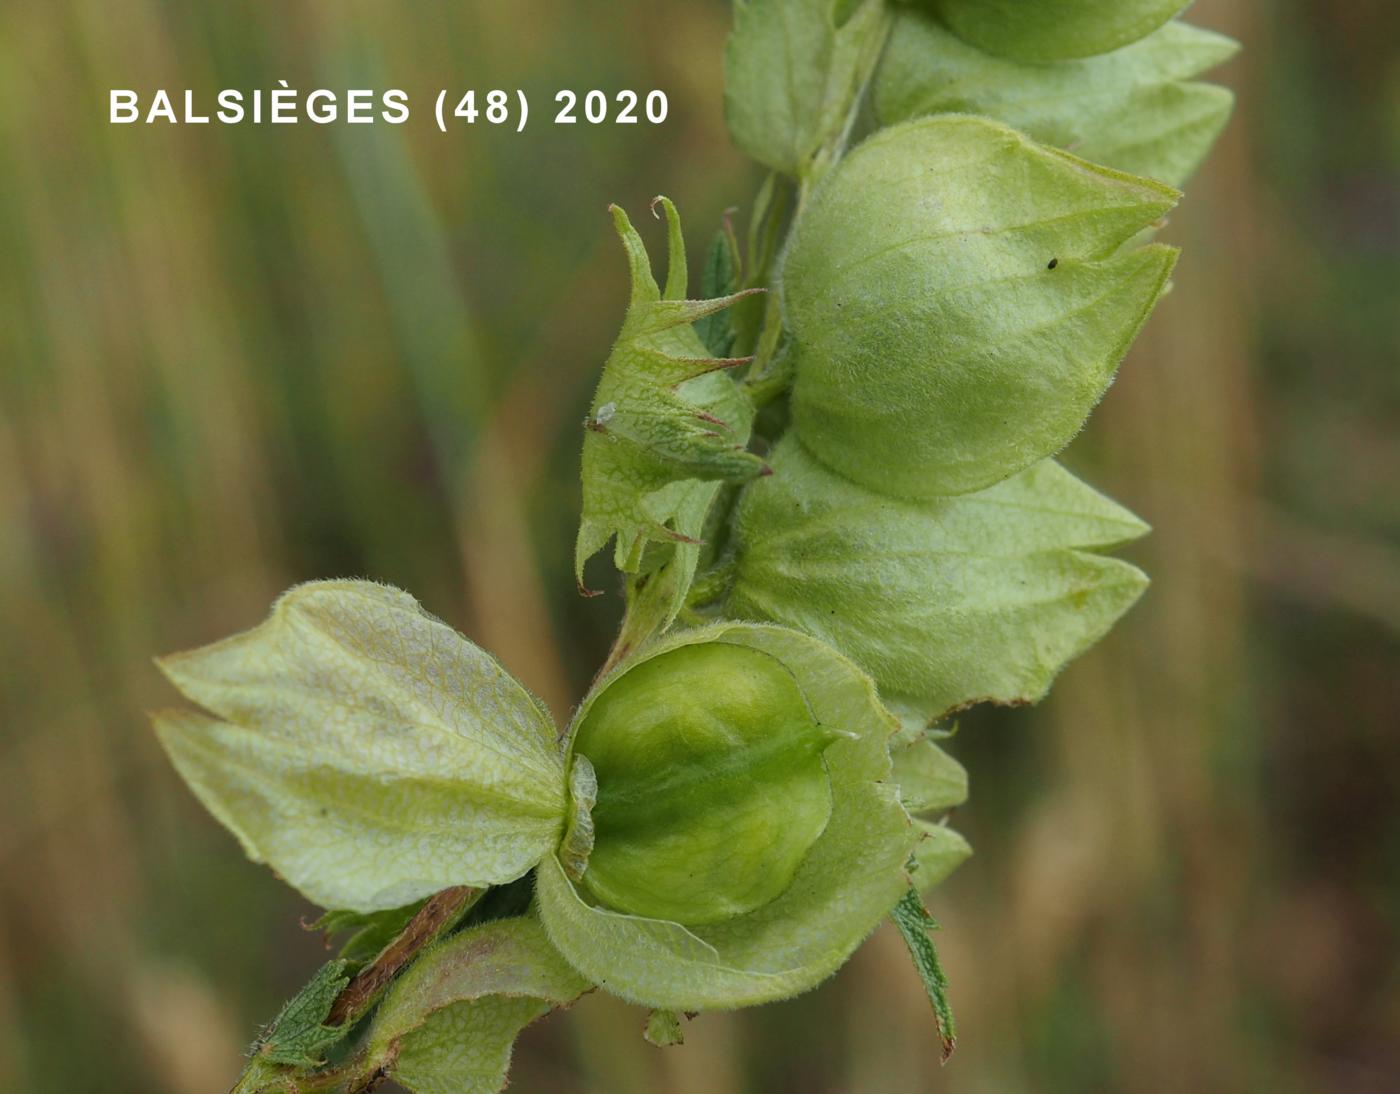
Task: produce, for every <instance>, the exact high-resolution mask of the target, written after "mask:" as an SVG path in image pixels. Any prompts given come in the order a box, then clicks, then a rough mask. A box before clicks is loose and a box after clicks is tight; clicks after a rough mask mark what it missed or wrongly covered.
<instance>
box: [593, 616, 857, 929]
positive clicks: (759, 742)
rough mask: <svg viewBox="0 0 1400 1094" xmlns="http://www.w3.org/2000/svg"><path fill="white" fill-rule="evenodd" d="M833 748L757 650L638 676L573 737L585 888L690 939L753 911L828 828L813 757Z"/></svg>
mask: <svg viewBox="0 0 1400 1094" xmlns="http://www.w3.org/2000/svg"><path fill="white" fill-rule="evenodd" d="M836 739H837V738H836V735H835V734H834V733H833V732H832V730H831V729H830V728H826V727H823V726H820V725H818V724H817V723H816V721H815V720H814V718H813V715H812V711H811V710H810V709H809V708H808V706H807V702H806V700H805V699H804V698H803V696H802V691H801V690H800V689H799V687H798V685H797V681H796V680H794V679H793V676H792V674H791V673H790V672H789V671H788V670H787V669H786V668H785V667H784V666H783V664H782V662H781V661H779V660H778V659H777V658H775V657H773V656H771V655H769V654H766V653H763V652H762V651H761V650H756V649H753V648H752V647H750V646H740V645H730V644H729V643H726V642H724V641H722V640H720V641H713V642H706V643H702V644H699V645H694V644H688V645H683V646H678V647H677V648H675V649H671V650H668V651H667V652H665V653H662V654H658V655H657V656H655V657H651V658H648V659H647V660H645V661H643V662H641V663H640V664H638V665H635V666H634V667H632V668H631V669H630V670H629V671H627V672H625V673H622V674H621V675H620V676H618V677H616V678H614V679H613V680H612V681H611V682H610V683H609V684H608V686H607V687H606V688H604V689H602V691H600V692H599V693H598V694H597V695H596V696H594V698H593V700H592V702H591V703H590V704H589V708H588V713H587V716H586V717H584V718H583V719H582V720H581V721H580V722H579V724H578V727H577V729H576V730H575V731H574V737H573V745H572V748H573V756H574V763H575V767H577V766H578V765H579V763H580V762H586V761H591V769H592V770H593V771H595V772H596V777H597V803H596V805H595V806H594V807H593V815H592V819H593V825H594V832H595V836H594V844H593V851H592V855H591V857H589V859H588V861H587V867H586V870H585V871H584V872H583V874H582V887H583V888H584V889H585V890H587V891H588V893H589V894H590V895H591V896H593V897H594V898H595V899H596V900H597V901H598V902H599V903H600V904H603V905H605V906H607V907H609V908H613V909H615V910H616V911H620V912H630V913H633V914H635V915H642V916H651V917H653V918H655V919H669V920H673V921H675V922H677V923H684V924H687V925H690V926H694V925H696V924H701V923H714V922H718V921H721V920H725V919H732V918H734V917H735V916H738V915H742V914H744V913H745V912H751V911H753V910H754V909H756V908H761V907H762V906H763V905H765V904H767V903H769V902H770V901H772V900H773V899H775V898H776V897H777V896H778V895H779V894H780V893H781V892H782V891H783V890H784V889H786V888H787V887H788V886H789V885H790V884H792V879H793V877H794V875H796V873H797V869H798V867H799V866H800V865H801V862H802V859H803V858H804V856H805V855H806V854H807V850H808V848H810V847H811V845H812V844H813V843H814V842H815V841H816V839H817V837H818V836H820V835H821V833H822V829H824V828H825V827H826V823H827V819H828V818H829V817H830V816H831V787H830V785H829V784H828V780H827V775H826V768H825V767H824V765H823V763H822V753H823V752H824V751H825V750H826V747H827V745H829V744H830V743H831V742H832V741H833V740H836ZM566 865H567V863H566Z"/></svg>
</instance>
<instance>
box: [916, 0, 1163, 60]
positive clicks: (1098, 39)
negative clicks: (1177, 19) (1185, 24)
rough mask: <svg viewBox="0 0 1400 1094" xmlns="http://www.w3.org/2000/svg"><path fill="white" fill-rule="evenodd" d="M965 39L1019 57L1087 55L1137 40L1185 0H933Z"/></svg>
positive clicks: (1155, 27)
mask: <svg viewBox="0 0 1400 1094" xmlns="http://www.w3.org/2000/svg"><path fill="white" fill-rule="evenodd" d="M931 6H932V7H933V9H934V10H935V11H936V12H938V14H939V16H940V17H941V18H942V19H943V21H944V22H946V23H947V24H948V25H949V26H950V27H952V28H953V30H954V31H955V32H956V33H957V35H958V37H960V38H962V39H963V40H964V41H967V42H971V43H972V44H973V45H975V46H979V47H981V48H982V49H985V50H986V51H987V52H988V53H995V54H997V55H998V56H1001V57H1011V58H1014V59H1015V60H1018V61H1064V60H1068V59H1069V58H1072V57H1091V56H1094V55H1095V54H1099V53H1108V52H1109V51H1110V50H1114V49H1117V48H1119V47H1120V46H1126V45H1127V44H1128V43H1129V42H1136V41H1137V40H1138V39H1139V38H1142V37H1144V36H1146V35H1148V34H1151V33H1152V32H1153V31H1154V30H1156V29H1157V28H1158V27H1160V26H1161V25H1162V24H1163V23H1165V22H1166V21H1167V20H1168V19H1170V18H1171V17H1172V16H1173V15H1175V14H1176V13H1177V12H1179V11H1180V10H1181V9H1182V8H1184V7H1186V0H932V4H931Z"/></svg>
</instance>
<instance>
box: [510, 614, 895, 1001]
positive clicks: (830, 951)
mask: <svg viewBox="0 0 1400 1094" xmlns="http://www.w3.org/2000/svg"><path fill="white" fill-rule="evenodd" d="M710 643H724V644H726V645H728V646H737V647H743V648H746V649H749V650H753V651H756V652H757V653H760V654H763V655H766V656H767V657H770V658H773V659H776V660H777V661H778V662H779V663H781V665H782V667H783V669H784V670H785V672H786V673H787V674H790V676H791V678H792V680H793V681H795V682H796V686H797V687H798V688H799V689H800V691H801V693H802V697H803V699H804V700H805V703H806V706H807V707H808V709H809V710H810V711H811V716H812V719H813V721H814V722H815V723H816V724H818V725H820V726H822V727H826V728H829V729H832V730H836V731H839V732H840V733H842V734H843V737H842V738H841V739H838V740H836V741H835V742H834V743H832V744H830V745H829V746H828V747H827V748H826V751H825V752H824V753H823V757H822V758H823V760H824V761H825V766H826V771H827V774H828V778H829V783H830V792H831V817H830V820H829V821H828V822H827V825H826V827H825V829H824V830H823V831H822V833H821V835H820V836H818V837H817V839H816V841H815V842H814V843H812V845H811V847H810V848H809V849H808V850H807V853H806V855H805V856H803V858H802V860H801V863H800V864H799V865H798V867H797V871H796V874H795V875H794V876H793V878H792V881H791V883H790V884H789V885H787V887H786V888H784V889H783V891H782V892H781V893H779V894H778V895H777V896H775V897H774V898H773V899H772V900H770V901H769V902H768V903H766V904H764V905H762V906H761V907H758V908H756V909H754V910H753V911H750V912H747V913H745V914H742V915H736V916H734V917H732V918H728V919H724V920H721V921H718V922H714V923H706V924H699V925H692V926H690V927H686V926H683V925H682V924H680V923H676V922H674V921H668V920H664V919H656V918H648V917H645V916H639V915H628V914H625V913H623V912H619V911H615V910H612V909H609V908H605V907H602V906H599V905H596V904H593V903H591V902H590V901H589V900H588V899H587V890H586V889H584V888H582V887H576V886H575V885H574V884H573V883H572V882H570V880H569V878H568V876H567V875H566V873H565V871H564V869H563V867H562V866H561V865H560V863H559V861H558V859H557V858H555V857H553V856H551V857H549V858H547V859H545V861H544V862H543V863H541V865H540V869H539V873H538V875H537V885H538V894H539V908H540V915H541V918H542V919H543V920H544V924H545V927H546V929H547V930H548V931H549V935H550V939H551V940H552V941H553V942H554V944H555V945H556V946H557V947H558V948H559V950H560V951H561V952H562V953H563V954H564V955H565V957H567V958H568V959H569V961H570V962H571V963H572V964H573V965H574V966H575V967H576V968H578V969H579V970H580V971H581V972H583V973H584V974H585V975H586V976H588V977H589V979H591V980H593V981H594V982H595V983H597V984H598V985H599V986H601V987H604V988H606V989H607V990H608V991H610V992H613V993H614V994H617V995H620V996H622V997H623V998H625V999H629V1000H632V1001H634V1002H637V1003H642V1004H644V1005H646V1006H651V1007H657V1008H662V1009H671V1010H682V1011H684V1010H696V1009H722V1008H730V1007H740V1006H747V1005H750V1004H754V1003H764V1002H769V1001H771V1000H774V999H782V998H786V997H788V996H791V995H796V994H797V993H798V992H801V991H805V990H807V989H808V988H811V987H814V986H815V985H816V984H818V983H819V982H820V981H822V980H823V979H825V978H826V977H827V976H829V975H830V974H831V973H832V972H834V971H835V970H836V969H837V968H839V967H840V965H841V964H842V963H843V962H844V961H845V960H846V958H847V957H848V956H849V955H850V953H851V951H852V950H854V949H855V948H856V946H857V945H859V944H860V942H861V940H862V939H864V938H865V936H866V935H867V934H869V932H870V931H871V930H872V929H873V928H874V926H875V925H876V923H878V922H879V920H880V918H881V917H882V916H883V915H885V914H886V913H887V912H888V911H889V909H890V907H891V905H893V903H894V902H895V900H896V899H897V898H898V896H899V893H900V891H901V889H902V888H903V887H904V885H905V873H904V866H905V864H906V862H907V861H908V859H909V855H910V853H911V851H912V848H913V844H914V842H915V840H916V839H917V835H918V833H917V832H916V831H915V829H914V828H913V827H912V826H911V824H910V821H909V817H908V815H907V814H906V813H905V811H904V809H903V808H902V807H901V806H900V804H899V800H898V794H897V791H896V788H895V787H894V786H892V785H890V784H889V783H888V782H886V781H885V780H887V779H888V777H889V772H890V760H889V752H888V747H887V742H888V740H889V738H890V735H891V734H892V733H893V731H894V730H895V728H896V726H895V722H894V719H893V718H892V717H891V716H890V715H889V714H888V713H886V712H885V711H884V710H883V709H882V708H881V707H880V705H879V703H878V701H877V699H876V697H875V691H874V687H873V686H872V684H871V682H870V679H869V678H868V677H867V676H865V674H864V673H862V672H861V671H860V670H859V669H857V668H856V667H855V666H854V665H853V664H851V663H850V662H849V661H847V660H846V659H845V658H844V657H842V656H841V655H840V654H838V653H836V652H835V651H833V650H832V649H830V648H829V647H827V646H825V645H823V644H822V643H820V642H818V641H816V640H815V639H812V638H810V637H808V636H806V635H802V634H798V633H796V632H793V631H789V630H786V629H783V628H780V627H772V626H754V625H747V624H738V623H721V624H717V625H714V626H711V627H705V628H702V629H698V630H693V631H687V632H682V633H680V634H676V635H673V636H671V637H668V638H666V639H664V640H662V641H661V642H659V643H658V644H657V645H655V646H653V647H651V648H650V649H648V650H645V651H643V652H642V653H641V654H640V655H639V656H638V658H637V659H636V660H634V661H633V662H632V663H630V664H629V665H626V666H624V667H623V668H622V669H620V670H619V671H618V672H617V673H615V674H614V675H613V676H611V677H609V678H608V679H607V680H605V681H604V682H603V683H602V684H601V685H600V686H599V688H598V689H596V690H595V692H594V693H593V696H592V697H591V698H590V699H589V700H586V701H585V703H584V705H583V707H582V708H581V709H580V712H579V714H578V716H577V718H576V721H575V725H576V726H577V727H580V728H581V727H582V726H584V725H585V723H586V722H587V721H588V719H589V717H590V711H591V709H592V704H593V702H594V701H595V700H596V699H597V698H598V697H599V696H602V695H606V694H607V692H608V690H609V689H610V688H611V686H612V685H613V684H614V683H615V682H616V681H617V680H619V679H625V677H626V675H627V674H628V673H631V672H635V671H637V669H638V667H645V666H646V665H647V664H648V663H649V662H650V661H652V660H655V659H660V658H663V657H665V656H666V655H667V654H668V653H670V652H672V651H676V650H683V649H693V648H695V647H698V646H703V645H705V644H710ZM765 671H766V670H765ZM725 686H726V685H724V683H723V682H722V681H721V680H718V679H717V680H714V681H712V682H711V683H710V684H707V685H704V686H701V687H698V688H697V689H696V690H695V691H694V692H693V693H692V695H691V696H690V702H691V703H692V704H693V705H695V706H698V707H700V708H702V709H703V708H705V707H706V706H707V699H708V697H709V693H710V690H711V689H721V690H722V689H723V688H724V687H725ZM697 717H698V716H697ZM845 734H849V735H850V736H844V735H845ZM598 770H599V800H600V801H601V800H602V797H603V794H604V793H605V792H606V778H605V776H604V774H603V768H602V767H601V766H600V767H599V769H598ZM717 806H718V808H719V809H720V810H721V813H722V811H723V805H722V803H717ZM773 836H774V838H778V837H779V836H780V830H777V829H775V830H774V832H773ZM600 839H601V836H600ZM586 877H587V875H585V878H586Z"/></svg>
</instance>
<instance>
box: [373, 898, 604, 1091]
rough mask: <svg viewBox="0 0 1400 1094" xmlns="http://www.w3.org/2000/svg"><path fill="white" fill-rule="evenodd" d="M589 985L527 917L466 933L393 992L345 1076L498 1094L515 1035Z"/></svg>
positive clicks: (421, 963)
mask: <svg viewBox="0 0 1400 1094" xmlns="http://www.w3.org/2000/svg"><path fill="white" fill-rule="evenodd" d="M590 988H591V985H590V984H589V983H588V982H587V981H586V980H584V979H583V978H582V977H580V976H579V974H578V973H577V972H575V971H574V970H573V969H572V968H570V967H569V965H568V964H567V963H566V962H565V961H564V960H563V958H562V957H560V956H559V954H558V953H557V952H556V951H555V950H554V948H553V947H552V946H550V944H549V940H548V939H547V938H546V937H545V934H544V931H543V930H542V929H541V927H540V924H539V921H538V920H536V919H535V918H534V917H533V916H526V917H519V918H514V919H499V920H495V921H494V922H491V923H486V924H483V925H481V926H478V927H469V928H467V929H466V930H464V931H461V932H460V933H458V934H455V935H453V936H452V937H450V938H448V939H447V940H446V941H444V942H440V943H438V945H437V946H435V947H434V948H433V949H431V950H428V951H427V952H426V953H424V954H423V956H422V957H420V958H419V959H418V960H417V961H416V962H415V963H414V964H413V966H412V967H411V968H410V969H409V970H408V971H407V972H406V973H404V975H403V976H402V977H401V978H400V979H399V981H398V982H397V983H396V984H395V985H394V987H393V988H392V989H391V990H390V992H389V994H388V995H387V996H386V997H385V999H384V1002H383V1003H382V1004H381V1005H380V1008H379V1011H378V1012H377V1014H376V1015H375V1018H374V1023H373V1025H372V1026H371V1027H370V1030H369V1033H368V1035H367V1037H366V1047H365V1049H364V1051H363V1053H362V1056H361V1058H360V1060H359V1061H358V1062H357V1063H356V1065H355V1066H354V1068H353V1070H354V1071H356V1072H358V1073H359V1075H360V1076H361V1079H362V1080H364V1079H368V1078H369V1077H371V1076H374V1075H381V1074H387V1075H388V1076H389V1077H390V1078H392V1079H393V1080H394V1081H395V1082H397V1083H399V1084H401V1085H402V1086H404V1087H406V1088H407V1089H409V1090H412V1091H415V1092H416V1094H496V1091H498V1090H501V1089H502V1088H503V1087H504V1086H505V1082H506V1073H507V1071H508V1070H509V1068H510V1056H511V1048H512V1046H513V1044H514V1042H515V1038H516V1036H517V1035H518V1034H519V1032H520V1031H521V1030H522V1029H524V1028H525V1026H527V1025H529V1024H530V1023H531V1022H533V1021H535V1019H537V1018H541V1017H543V1016H544V1015H545V1014H548V1013H549V1012H550V1011H551V1010H554V1009H556V1008H558V1007H563V1006H568V1005H569V1004H570V1003H572V1002H573V1001H574V1000H575V999H577V998H578V997H579V996H580V995H582V994H583V993H584V992H586V991H588V990H590ZM348 1089H351V1090H360V1089H368V1088H367V1087H363V1086H361V1085H357V1083H356V1082H354V1081H351V1082H350V1083H349V1084H348Z"/></svg>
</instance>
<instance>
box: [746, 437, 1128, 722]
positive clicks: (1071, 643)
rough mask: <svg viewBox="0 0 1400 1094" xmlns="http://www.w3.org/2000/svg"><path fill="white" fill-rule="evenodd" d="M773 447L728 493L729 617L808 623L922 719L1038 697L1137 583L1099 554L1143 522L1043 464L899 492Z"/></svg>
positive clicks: (791, 441)
mask: <svg viewBox="0 0 1400 1094" xmlns="http://www.w3.org/2000/svg"><path fill="white" fill-rule="evenodd" d="M772 460H773V469H774V473H773V475H772V477H771V478H768V479H765V480H763V481H762V482H760V483H756V484H754V485H753V486H751V487H749V489H748V490H747V491H745V494H744V497H743V498H742V499H741V501H740V506H739V512H738V517H737V528H736V537H737V541H738V544H739V555H738V567H737V576H736V580H735V584H734V588H733V591H732V593H731V595H730V599H729V602H728V605H727V607H726V614H727V615H729V616H730V617H733V618H740V619H771V620H774V621H775V622H779V623H784V624H787V625H788V626H791V627H797V628H799V629H801V630H803V631H806V632H808V633H810V634H813V635H816V636H817V637H818V638H821V639H823V640H824V641H826V642H830V643H831V644H832V645H833V646H835V647H836V648H837V649H839V650H841V651H842V652H843V653H845V654H846V655H847V656H849V657H851V658H853V659H854V660H855V661H856V662H857V663H858V664H860V665H861V666H862V667H864V668H865V669H866V670H867V671H868V672H870V673H871V675H873V676H874V677H875V679H876V681H877V682H878V683H879V685H880V689H881V692H882V693H883V694H888V695H890V696H894V697H902V698H905V699H909V700H913V702H912V703H911V705H913V706H916V707H918V708H919V709H921V710H923V711H924V712H925V713H926V714H928V715H930V716H936V715H938V714H941V713H943V712H946V711H949V710H954V709H957V708H960V707H963V706H967V705H969V704H972V703H976V702H983V701H992V702H998V703H1021V702H1034V701H1035V700H1037V699H1039V698H1040V697H1041V696H1043V695H1044V694H1045V692H1046V690H1047V689H1048V688H1049V686H1050V683H1051V681H1052V680H1053V679H1054V677H1055V675H1056V674H1057V673H1058V672H1059V671H1060V669H1061V668H1062V667H1063V666H1064V665H1065V664H1066V663H1067V662H1068V661H1069V660H1071V659H1072V658H1074V657H1076V656H1078V655H1079V654H1080V653H1082V652H1083V651H1084V650H1086V649H1088V648H1089V646H1091V645H1092V644H1093V643H1094V642H1096V641H1097V640H1098V639H1099V638H1100V637H1102V636H1103V635H1104V634H1105V633H1106V632H1107V631H1108V629H1109V628H1110V627H1111V626H1112V625H1113V623H1114V622H1115V621H1116V620H1117V619H1118V618H1119V617H1120V616H1121V615H1122V614H1123V613H1124V612H1125V611H1127V610H1128V608H1129V607H1130V606H1131V605H1132V604H1133V602H1134V601H1135V600H1137V598H1138V596H1139V595H1141V593H1142V591H1143V589H1144V588H1145V587H1146V585H1147V578H1146V577H1145V576H1144V575H1143V574H1142V572H1141V571H1139V570H1138V569H1137V568H1136V567H1134V566H1131V565H1129V564H1128V563H1126V562H1122V561H1120V560H1118V559H1113V558H1106V557H1104V556H1103V555H1100V554H1098V553H1096V552H1097V551H1100V550H1103V549H1105V548H1110V547H1114V546H1117V545H1119V544H1122V543H1126V542H1128V541H1130V540H1133V539H1136V538H1138V537H1139V536H1141V535H1142V534H1143V533H1144V532H1146V531H1147V526H1146V525H1145V524H1143V523H1142V521H1140V520H1138V519H1137V518H1136V517H1135V516H1133V515H1132V514H1131V513H1129V512H1128V511H1127V510H1126V509H1123V508H1122V507H1121V506H1119V505H1117V504H1115V503H1114V502H1112V501H1110V500H1109V499H1108V498H1106V497H1104V496H1103V495H1102V494H1099V493H1098V492H1097V491H1095V490H1092V489H1091V488H1089V487H1088V486H1086V485H1084V484H1083V483H1082V482H1080V481H1079V480H1078V479H1076V478H1075V477H1074V476H1073V475H1071V474H1070V473H1069V472H1068V471H1066V470H1064V468H1062V467H1060V466H1059V465H1058V464H1056V463H1054V462H1053V461H1048V460H1047V461H1045V462H1043V463H1040V464H1038V465H1036V466H1035V467H1033V468H1031V469H1030V470H1029V471H1025V472H1023V473H1022V474H1020V475H1017V476H1015V477H1013V478H1011V479H1008V480H1007V481H1006V482H1003V483H999V484H997V485H996V486H993V487H990V488H989V489H986V490H983V491H980V492H978V493H976V494H964V495H961V496H958V497H951V498H943V499H939V500H935V501H931V502H905V501H899V500H896V499H893V498H888V497H885V496H883V495H880V494H876V493H874V492H873V491H871V490H867V489H865V488H864V487H861V486H857V485H856V484H854V483H851V482H847V481H846V480H844V479H842V478H841V477H840V476H838V475H834V474H832V473H831V472H830V471H827V470H826V469H824V468H823V467H822V466H821V465H820V464H819V463H818V462H817V461H816V460H815V459H813V458H812V456H811V455H810V454H808V453H807V451H806V449H805V448H804V447H803V446H802V445H801V444H800V443H799V442H798V441H797V440H796V439H795V438H791V437H788V438H784V440H783V441H782V442H781V443H780V445H779V447H778V448H777V449H776V450H775V452H774V453H773V456H772Z"/></svg>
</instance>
